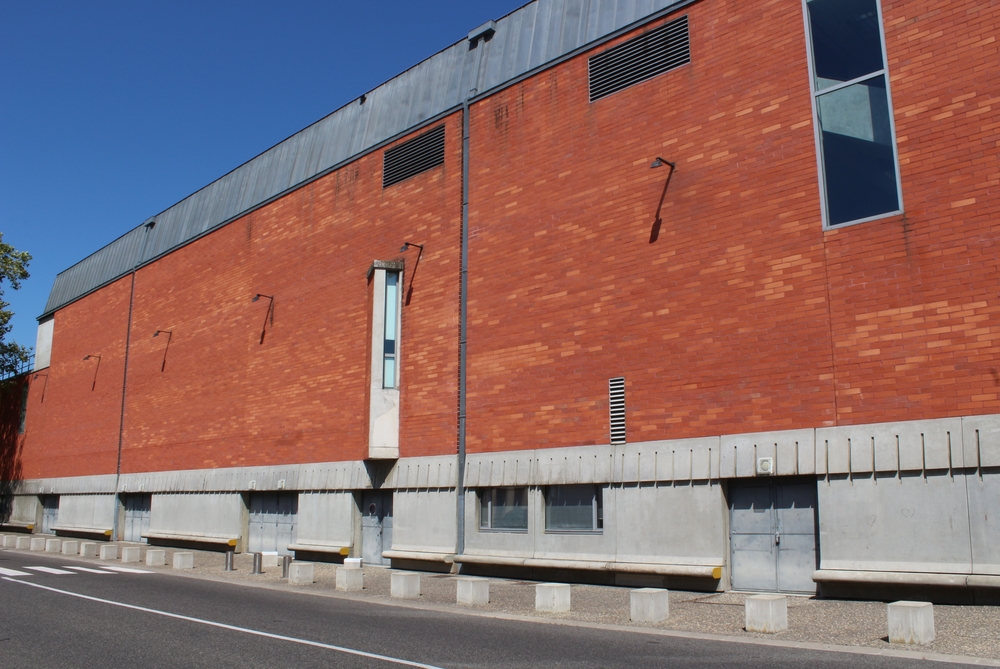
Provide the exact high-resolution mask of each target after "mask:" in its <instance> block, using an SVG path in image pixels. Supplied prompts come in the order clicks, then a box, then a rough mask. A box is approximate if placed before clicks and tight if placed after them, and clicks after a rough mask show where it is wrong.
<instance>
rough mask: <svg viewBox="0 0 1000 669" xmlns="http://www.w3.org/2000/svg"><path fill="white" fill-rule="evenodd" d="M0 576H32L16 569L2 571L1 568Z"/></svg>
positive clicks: (1, 568) (0, 568)
mask: <svg viewBox="0 0 1000 669" xmlns="http://www.w3.org/2000/svg"><path fill="white" fill-rule="evenodd" d="M0 575H3V576H32V575H33V574H29V573H28V572H26V571H18V570H16V569H4V568H3V567H0Z"/></svg>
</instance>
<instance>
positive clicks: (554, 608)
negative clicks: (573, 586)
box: [535, 583, 571, 613]
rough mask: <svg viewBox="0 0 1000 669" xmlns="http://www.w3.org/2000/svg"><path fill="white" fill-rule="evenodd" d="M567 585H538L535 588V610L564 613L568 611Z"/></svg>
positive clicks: (568, 586)
mask: <svg viewBox="0 0 1000 669" xmlns="http://www.w3.org/2000/svg"><path fill="white" fill-rule="evenodd" d="M570 592H571V591H570V585H569V583H539V584H538V585H536V586H535V610H536V611H542V612H544V613H566V612H567V611H569V610H570Z"/></svg>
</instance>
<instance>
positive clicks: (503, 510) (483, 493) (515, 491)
mask: <svg viewBox="0 0 1000 669" xmlns="http://www.w3.org/2000/svg"><path fill="white" fill-rule="evenodd" d="M479 529H481V530H504V531H524V530H527V529H528V489H527V488H487V489H484V490H480V491H479Z"/></svg>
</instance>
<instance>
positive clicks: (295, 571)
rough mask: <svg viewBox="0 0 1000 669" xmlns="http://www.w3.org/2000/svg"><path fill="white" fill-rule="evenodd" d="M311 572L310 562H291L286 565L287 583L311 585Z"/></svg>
mask: <svg viewBox="0 0 1000 669" xmlns="http://www.w3.org/2000/svg"><path fill="white" fill-rule="evenodd" d="M313 574H314V567H313V563H312V562H293V563H291V564H290V565H288V585H312V584H313V582H314V581H315V580H316V579H315V578H314V577H313Z"/></svg>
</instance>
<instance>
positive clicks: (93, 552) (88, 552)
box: [80, 541, 98, 558]
mask: <svg viewBox="0 0 1000 669" xmlns="http://www.w3.org/2000/svg"><path fill="white" fill-rule="evenodd" d="M97 549H98V546H97V544H96V543H94V542H93V541H84V542H83V543H81V544H80V557H85V558H96V557H97Z"/></svg>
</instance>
